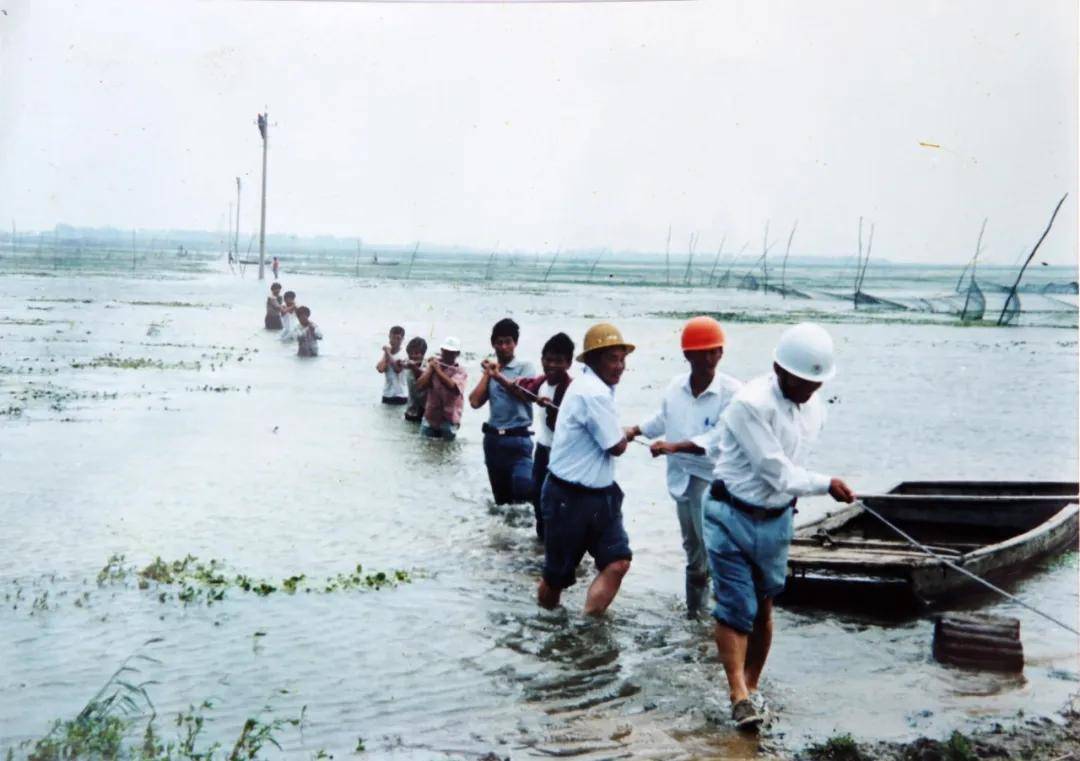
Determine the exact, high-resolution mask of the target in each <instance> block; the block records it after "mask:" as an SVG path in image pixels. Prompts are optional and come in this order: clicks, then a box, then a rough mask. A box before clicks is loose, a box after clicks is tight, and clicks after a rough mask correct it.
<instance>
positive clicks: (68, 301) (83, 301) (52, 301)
mask: <svg viewBox="0 0 1080 761" xmlns="http://www.w3.org/2000/svg"><path fill="white" fill-rule="evenodd" d="M27 301H38V302H43V303H49V304H93V303H94V300H93V299H71V298H68V299H45V298H41V297H34V298H30V299H27Z"/></svg>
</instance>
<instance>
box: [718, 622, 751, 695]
mask: <svg viewBox="0 0 1080 761" xmlns="http://www.w3.org/2000/svg"><path fill="white" fill-rule="evenodd" d="M748 639H749V637H747V635H745V634H743V633H742V632H740V631H738V630H736V629H732V628H731V627H730V626H728V625H727V624H722V623H720V622H719V621H717V622H716V649H717V650H718V651H719V653H720V663H722V664H723V665H724V673H725V674H727V681H728V691H729V692H730V694H731V704H732V705H735V704H736V703H738V702H739V701H740V700H746V699H747V698H748V697H750V689H749V687H747V686H746V654H747V640H748Z"/></svg>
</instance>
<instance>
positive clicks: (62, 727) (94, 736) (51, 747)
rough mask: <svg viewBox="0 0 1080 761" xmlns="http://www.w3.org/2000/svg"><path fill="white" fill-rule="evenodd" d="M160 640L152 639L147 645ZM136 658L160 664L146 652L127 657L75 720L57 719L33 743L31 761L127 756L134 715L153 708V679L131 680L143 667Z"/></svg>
mask: <svg viewBox="0 0 1080 761" xmlns="http://www.w3.org/2000/svg"><path fill="white" fill-rule="evenodd" d="M157 641H159V640H156V639H153V640H149V641H148V642H147V644H151V643H153V642H157ZM135 659H139V660H146V661H150V662H155V663H156V661H155V659H153V658H150V657H149V656H146V655H135V656H132V657H130V658H128V659H126V660H125V661H124V662H123V663H122V664H121V665H120V668H118V669H117V670H116V671H115V672H113V675H112V676H111V677H109V679H108V680H107V681H106V682H105V684H104V685H103V686H102V688H101V689H100V690H98V691H97V693H96V694H95V695H94V696H93V697H92V698H90V701H89V702H88V703H87V704H86V706H85V707H83V709H82V710H81V711H79V713H78V715H77V716H76V717H75V718H74V719H69V720H66V721H64V720H61V719H57V720H56V721H54V722H53V725H52V727H51V729H50V730H49V732H48V734H46V735H45V736H44V737H43V738H41V739H40V740H38V741H37V742H35V743H33V745H32V747H31V748H30V753H29V754H28V756H27V757H28V758H29V759H30V761H68V759H77V758H121V757H124V756H123V754H122V751H123V743H124V735H125V733H126V732H127V730H128V727H129V726H130V724H131V721H132V719H131V717H132V716H133V715H135V714H137V713H138V712H139V711H140V710H143V709H144V708H149V710H150V711H151V712H152V711H153V703H151V702H150V696H149V695H148V694H147V692H146V685H148V684H150V682H143V683H141V684H133V683H132V682H131V681H130V680H131V678H132V676H133V675H135V674H138V673H139V669H137V668H136V667H134V666H132V665H130V664H131V661H132V660H135ZM26 745H29V743H24V746H26ZM133 757H134V756H133Z"/></svg>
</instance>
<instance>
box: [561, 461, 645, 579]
mask: <svg viewBox="0 0 1080 761" xmlns="http://www.w3.org/2000/svg"><path fill="white" fill-rule="evenodd" d="M622 501H623V493H622V489H620V488H619V485H618V484H612V485H611V486H609V487H607V488H606V489H589V490H584V489H576V488H573V487H568V486H565V485H564V484H563V483H561V482H559V481H557V480H555V479H553V478H552V477H551V474H550V473H549V474H548V477H547V478H546V479H544V487H543V489H542V490H541V494H540V512H541V514H542V516H543V520H544V581H546V582H547V583H548V586H550V587H553V588H554V589H565V588H566V587H569V586H571V585H573V583H574V575H575V572H576V571H577V567H578V564H579V563H580V562H581V559H582V558H583V557H584V556H585V553H586V552H588V553H589V554H590V555H592V557H593V560H595V561H596V568H597V570H600V571H602V570H604V568H606V567H607V566H608V565H610V564H611V563H613V562H615V561H616V560H631V559H633V557H634V554H633V553H632V552H631V551H630V538H629V537H628V536H627V535H626V529H625V528H623V521H622Z"/></svg>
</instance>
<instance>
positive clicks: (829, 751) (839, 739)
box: [805, 733, 866, 761]
mask: <svg viewBox="0 0 1080 761" xmlns="http://www.w3.org/2000/svg"><path fill="white" fill-rule="evenodd" d="M805 752H806V755H807V756H809V757H810V758H811V759H813V761H865V759H866V756H864V755H863V753H862V751H860V750H859V745H858V743H856V742H855V740H854V738H852V736H851V735H849V734H846V733H845V734H841V735H833V736H832V737H830V738H829V739H827V740H826V741H825V742H822V743H815V744H813V745H810V746H809V747H807V748H806V751H805Z"/></svg>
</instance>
